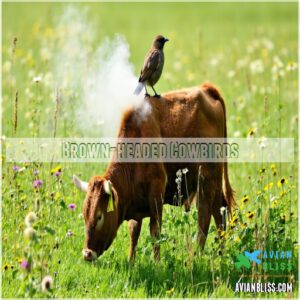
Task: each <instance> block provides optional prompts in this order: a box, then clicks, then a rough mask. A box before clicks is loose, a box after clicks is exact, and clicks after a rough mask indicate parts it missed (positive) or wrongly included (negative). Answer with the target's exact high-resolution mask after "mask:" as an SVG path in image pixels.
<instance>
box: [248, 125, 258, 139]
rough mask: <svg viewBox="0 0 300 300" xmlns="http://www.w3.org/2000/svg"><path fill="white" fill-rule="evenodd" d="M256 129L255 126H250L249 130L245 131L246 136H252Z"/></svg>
mask: <svg viewBox="0 0 300 300" xmlns="http://www.w3.org/2000/svg"><path fill="white" fill-rule="evenodd" d="M256 131H257V128H255V127H254V128H250V130H249V131H248V133H247V136H248V137H252V136H254V134H255V132H256Z"/></svg>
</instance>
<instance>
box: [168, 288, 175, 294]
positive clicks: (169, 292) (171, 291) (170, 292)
mask: <svg viewBox="0 0 300 300" xmlns="http://www.w3.org/2000/svg"><path fill="white" fill-rule="evenodd" d="M172 293H174V288H173V287H172V288H171V289H169V290H167V291H166V294H167V295H170V294H172Z"/></svg>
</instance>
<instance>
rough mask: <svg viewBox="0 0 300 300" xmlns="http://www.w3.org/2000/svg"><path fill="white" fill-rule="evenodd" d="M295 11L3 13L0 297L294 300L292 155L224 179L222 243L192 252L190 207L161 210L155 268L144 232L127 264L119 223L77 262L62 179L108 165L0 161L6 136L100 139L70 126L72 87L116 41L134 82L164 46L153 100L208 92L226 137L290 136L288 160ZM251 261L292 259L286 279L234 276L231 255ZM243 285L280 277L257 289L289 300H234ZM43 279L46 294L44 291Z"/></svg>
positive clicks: (78, 225)
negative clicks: (226, 214) (252, 256)
mask: <svg viewBox="0 0 300 300" xmlns="http://www.w3.org/2000/svg"><path fill="white" fill-rule="evenodd" d="M297 11H298V7H297V4H296V3H265V4H261V3H248V4H247V3H213V4H208V3H122V4H121V3H89V4H80V3H77V4H72V5H71V4H67V3H3V5H2V28H3V31H2V149H3V152H2V227H1V229H2V288H1V291H2V297H4V298H9V297H40V298H43V297H59V298H62V297H68V298H74V297H75V298H76V297H77V298H81V297H86V298H92V297H99V298H100V297H191V298H193V297H197V298H198V297H258V296H261V297H272V298H273V297H287V296H292V297H297V294H298V245H299V244H298V231H297V228H298V226H297V225H298V210H297V207H298V205H297V204H298V193H297V191H298V180H297V179H298V169H297V165H298V163H297V155H296V154H295V163H290V164H287V163H282V164H279V163H277V164H269V163H268V164H264V163H257V164H254V163H249V164H246V163H244V164H231V165H230V166H229V175H230V180H231V184H232V186H233V188H234V189H235V191H236V202H237V206H236V211H235V213H234V215H233V217H232V219H231V220H230V221H228V229H227V230H226V232H221V235H220V237H219V236H218V234H217V230H216V227H215V224H214V222H213V221H212V222H211V226H210V230H209V236H208V240H207V243H206V247H205V249H204V251H203V252H200V251H199V249H198V248H197V241H196V233H197V225H196V224H197V211H196V208H195V206H192V209H191V211H190V212H189V213H185V212H184V208H176V207H170V206H167V205H166V206H165V207H164V212H163V225H162V235H161V238H160V240H159V243H161V261H160V262H159V263H155V262H154V260H153V253H152V243H151V238H150V234H149V225H148V224H149V220H148V219H145V220H144V221H143V227H142V232H141V236H140V239H139V244H138V250H137V257H136V261H135V263H134V264H133V265H131V264H129V263H128V262H127V256H128V249H129V233H128V229H127V222H124V223H123V224H122V226H121V227H120V229H119V231H118V235H117V238H116V239H115V241H114V243H113V244H112V246H111V247H110V248H109V250H108V251H106V252H105V253H104V254H103V255H102V256H101V257H100V258H99V259H98V260H97V261H95V262H93V263H87V262H85V261H84V260H83V258H82V254H81V251H82V247H83V241H84V220H83V217H82V211H81V210H82V203H83V199H84V195H83V194H82V193H80V192H79V191H77V189H76V188H75V187H74V185H73V183H72V180H71V178H72V174H77V175H79V176H80V177H81V178H82V179H85V180H88V179H89V178H90V177H91V176H92V175H96V174H102V173H103V172H104V170H105V168H106V164H100V163H99V164H97V163H95V164H92V163H84V164H83V163H77V164H75V163H72V164H71V163H70V164H66V163H61V164H59V163H55V164H53V165H50V164H48V163H9V162H7V161H6V155H5V148H6V147H7V146H9V145H7V142H6V139H7V138H9V137H19V138H24V137H53V136H56V137H97V136H99V135H100V134H99V132H101V130H102V129H101V128H102V127H101V124H95V125H93V124H91V125H93V126H91V127H89V128H85V127H83V126H82V124H80V123H81V122H80V120H79V119H78V117H77V107H80V103H81V102H82V101H84V100H83V97H82V95H83V94H84V93H83V91H82V90H81V89H80V87H81V86H82V81H85V80H86V79H87V78H86V77H85V74H86V73H85V71H84V70H85V69H86V68H87V69H88V68H92V67H93V66H92V64H93V63H94V62H95V60H94V58H93V54H94V53H95V51H96V49H97V48H98V46H99V45H100V44H101V43H103V42H104V41H105V39H107V38H110V39H113V38H114V36H115V34H116V33H118V34H120V35H121V36H123V38H124V39H125V40H126V41H127V43H128V45H129V49H130V58H129V61H130V63H131V64H132V65H133V66H134V71H135V74H136V75H138V73H139V70H140V67H141V66H142V62H143V59H144V55H145V53H146V51H147V50H148V48H149V46H150V43H151V41H152V39H153V37H154V36H155V35H156V34H158V33H162V34H164V35H165V36H166V37H168V38H169V39H170V42H169V43H168V44H167V45H166V47H165V57H166V61H165V67H164V71H163V75H162V77H161V79H160V81H159V82H158V84H157V85H156V87H157V90H158V91H159V92H160V93H162V92H165V91H169V90H174V89H178V88H183V87H188V86H195V85H199V84H200V83H202V82H204V81H210V82H213V83H214V84H216V85H217V86H218V87H219V88H220V90H221V92H222V94H223V96H224V99H225V101H226V105H227V131H228V136H229V137H251V136H254V137H262V136H265V137H293V138H295V147H296V146H297V142H298V136H297V133H298V76H297V75H298V66H297V61H298V56H297V53H298V48H297V47H298V40H297V36H298V31H297V28H298V14H297ZM65 62H68V63H69V64H68V65H67V66H66V65H65V64H64V63H65ZM117 84H118V83H117ZM120 84H121V83H120ZM117 86H118V85H116V88H117ZM99 101H109V99H100V100H99ZM111 105H114V103H111ZM117 122H119V120H118V119H117V118H113V117H112V119H111V123H112V124H117ZM83 123H84V122H83ZM296 150H297V149H296ZM174 184H175V183H174ZM70 204H75V205H73V206H71V207H70V206H69V205H70ZM30 212H34V213H35V214H36V216H37V220H35V218H34V215H33V214H30V215H29V216H28V214H29V213H30ZM26 216H27V219H26V222H25V217H26ZM28 223H30V224H29V225H30V226H28ZM26 224H27V225H26ZM28 228H29V229H28ZM24 231H25V232H24ZM255 249H266V250H270V251H276V250H278V251H281V250H285V251H287V250H289V251H292V259H290V260H289V264H288V265H289V267H287V266H285V268H284V269H280V268H281V267H280V268H279V269H278V270H276V268H269V267H268V268H269V269H268V270H267V271H263V270H262V269H261V266H258V265H255V264H254V265H252V266H251V268H250V269H247V268H241V269H239V268H237V267H236V265H235V262H236V261H237V256H238V255H239V254H240V253H243V252H244V251H253V250H255ZM255 274H267V275H277V276H278V275H283V276H286V277H270V278H269V281H270V280H272V281H273V280H275V281H276V282H293V289H294V290H293V293H292V294H287V293H278V294H277V293H261V294H250V293H235V290H234V288H235V283H236V282H238V281H241V282H246V281H245V280H246V279H245V278H247V280H248V282H249V281H251V280H252V281H253V282H257V281H258V279H257V277H255ZM47 275H50V276H51V278H52V280H53V284H52V287H51V289H49V290H47V289H46V291H44V290H43V288H42V285H41V283H42V281H43V278H44V277H45V276H47ZM243 276H246V277H243Z"/></svg>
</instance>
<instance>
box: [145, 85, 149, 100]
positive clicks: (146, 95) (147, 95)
mask: <svg viewBox="0 0 300 300" xmlns="http://www.w3.org/2000/svg"><path fill="white" fill-rule="evenodd" d="M145 91H146V94H145V97H150V95H149V94H148V91H147V88H146V85H145Z"/></svg>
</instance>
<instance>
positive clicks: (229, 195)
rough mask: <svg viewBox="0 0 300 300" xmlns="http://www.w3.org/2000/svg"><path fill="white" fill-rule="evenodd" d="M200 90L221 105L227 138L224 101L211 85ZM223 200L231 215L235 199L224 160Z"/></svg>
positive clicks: (205, 85) (203, 86)
mask: <svg viewBox="0 0 300 300" xmlns="http://www.w3.org/2000/svg"><path fill="white" fill-rule="evenodd" d="M202 88H203V89H204V90H205V91H206V92H207V93H208V94H209V95H210V96H211V97H212V98H214V99H216V100H219V101H220V102H221V104H222V107H223V111H224V123H225V124H224V137H225V138H227V124H226V107H225V101H224V99H223V97H222V96H221V94H220V92H219V90H218V89H217V88H216V87H215V86H214V85H213V84H211V83H208V82H206V83H204V84H202ZM223 180H224V184H223V198H224V200H225V203H226V205H227V207H228V210H229V213H230V214H231V213H232V209H233V208H234V206H235V199H234V194H235V192H234V190H233V189H232V187H231V185H230V182H229V177H228V163H227V159H226V158H225V161H224V167H223Z"/></svg>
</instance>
